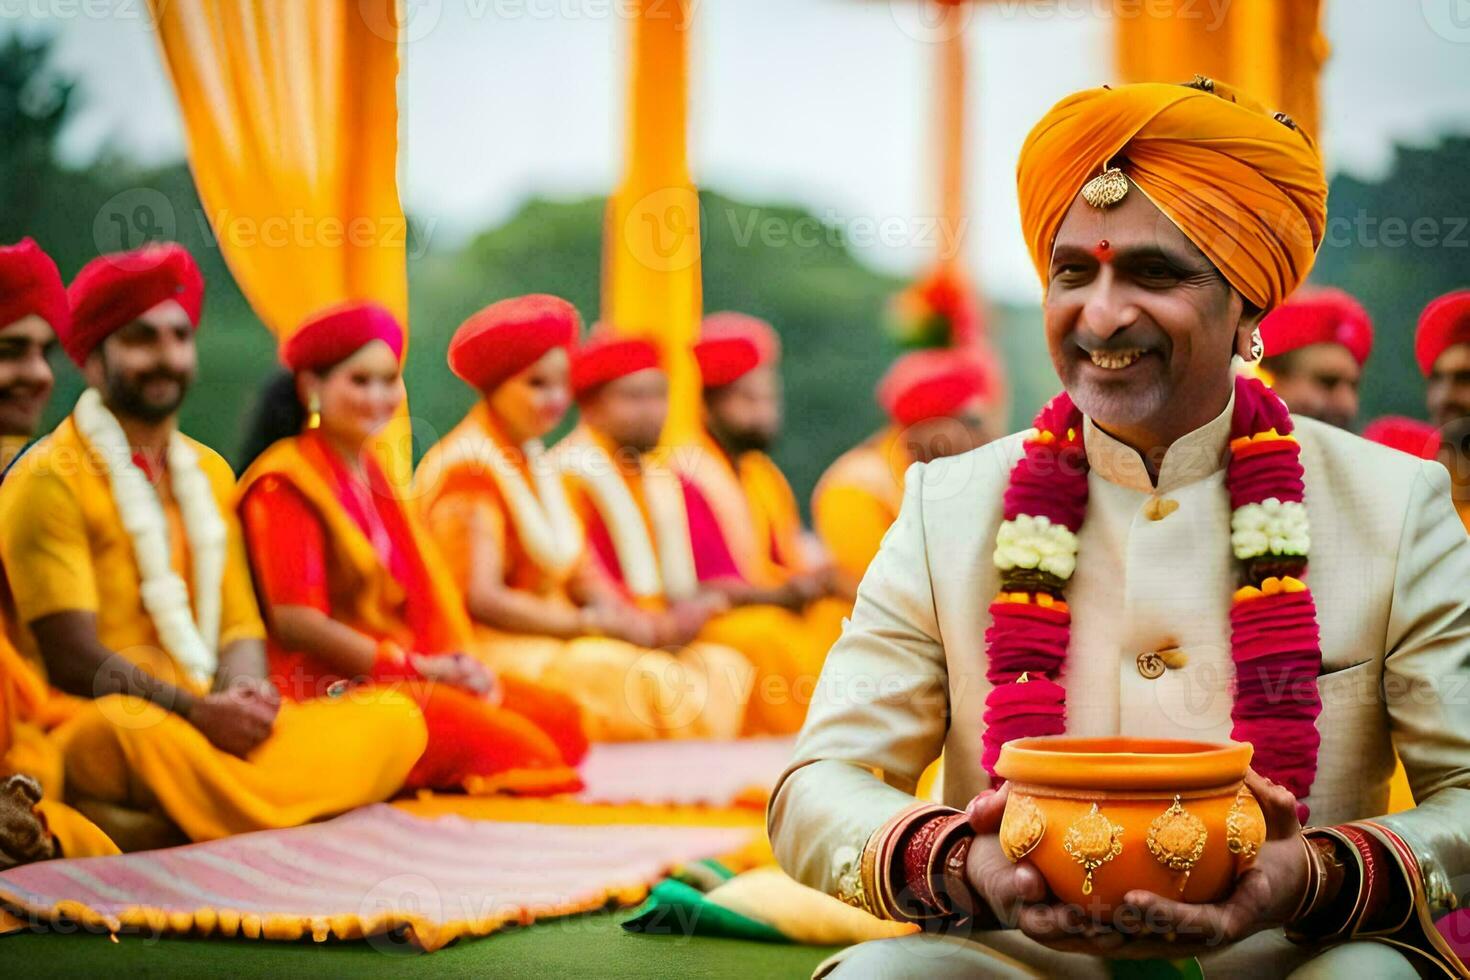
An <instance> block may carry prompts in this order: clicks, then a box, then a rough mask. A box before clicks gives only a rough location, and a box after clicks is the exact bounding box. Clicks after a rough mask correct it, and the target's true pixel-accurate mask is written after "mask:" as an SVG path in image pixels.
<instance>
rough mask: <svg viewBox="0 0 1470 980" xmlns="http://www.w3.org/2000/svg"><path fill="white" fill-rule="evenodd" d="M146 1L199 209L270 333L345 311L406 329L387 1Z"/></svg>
mask: <svg viewBox="0 0 1470 980" xmlns="http://www.w3.org/2000/svg"><path fill="white" fill-rule="evenodd" d="M149 5H150V6H151V7H152V9H153V14H154V17H155V18H156V20H157V24H158V37H159V40H160V42H161V44H162V48H163V55H164V59H165V61H166V62H167V65H168V69H169V74H170V76H171V77H172V79H173V83H174V91H175V92H176V93H177V95H178V99H179V108H180V111H181V113H182V115H183V121H184V130H185V134H186V136H187V137H188V144H189V162H190V165H191V167H192V169H193V172H194V181H195V183H196V184H197V185H198V188H199V197H200V199H201V200H202V201H203V203H204V208H205V211H206V213H207V214H208V217H209V221H210V224H211V225H212V226H213V228H214V231H215V234H216V235H217V236H218V237H219V243H220V249H221V251H222V252H223V253H224V257H225V260H226V261H227V262H228V263H229V265H230V270H231V272H233V273H234V276H235V280H236V281H237V282H238V283H239V284H240V288H241V289H242V290H243V291H244V293H245V296H246V298H247V299H249V301H250V305H251V307H252V308H253V309H254V310H255V312H256V313H257V314H258V315H259V316H260V318H261V319H262V320H264V321H265V324H266V326H268V327H269V328H270V329H271V330H272V331H273V332H275V333H276V335H277V336H279V337H282V338H284V337H285V336H287V335H289V334H290V333H291V331H293V330H294V329H295V328H296V326H297V325H298V324H299V323H300V322H301V321H302V320H303V319H304V318H306V317H307V316H309V315H311V314H312V313H314V312H316V311H317V310H319V309H321V308H322V307H324V306H328V305H331V304H333V303H337V302H340V301H342V300H344V299H370V300H374V301H376V302H378V303H381V304H382V305H383V306H385V307H387V308H388V309H389V310H390V311H392V312H393V313H394V314H395V315H397V316H398V317H399V318H400V319H403V320H406V319H407V315H408V304H407V300H408V280H407V272H406V269H405V266H404V261H405V255H406V229H407V225H406V222H405V220H404V217H403V209H402V207H401V206H400V204H399V201H398V183H397V174H396V167H397V154H398V108H397V79H398V46H397V24H398V20H397V14H396V12H395V10H396V8H395V0H362V2H359V0H312V2H310V3H302V2H301V0H190V2H188V3H174V2H169V0H150V2H149Z"/></svg>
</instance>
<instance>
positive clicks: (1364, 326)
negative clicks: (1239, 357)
mask: <svg viewBox="0 0 1470 980" xmlns="http://www.w3.org/2000/svg"><path fill="white" fill-rule="evenodd" d="M1261 341H1262V343H1263V344H1264V345H1265V348H1266V352H1265V356H1264V357H1263V358H1262V359H1261V369H1262V370H1263V371H1264V372H1265V374H1266V376H1267V381H1268V382H1269V384H1270V385H1271V387H1272V388H1274V389H1275V390H1276V394H1277V395H1279V396H1280V397H1281V400H1282V401H1284V402H1286V407H1287V408H1289V409H1291V411H1292V414H1294V415H1305V416H1307V417H1308V418H1314V419H1316V420H1317V421H1319V422H1326V423H1327V424H1328V425H1335V426H1337V427H1338V428H1339V429H1348V430H1352V429H1353V428H1354V426H1356V424H1357V421H1358V385H1359V382H1360V381H1361V380H1362V377H1363V366H1364V365H1365V364H1367V363H1368V355H1369V354H1371V353H1372V352H1373V321H1372V320H1371V319H1369V317H1368V311H1367V310H1364V309H1363V307H1362V304H1360V303H1359V302H1358V301H1357V300H1355V299H1353V298H1352V297H1351V296H1349V295H1348V294H1347V293H1345V292H1343V291H1342V290H1340V289H1311V288H1304V289H1300V290H1298V291H1297V292H1296V293H1295V294H1294V295H1293V296H1292V297H1291V299H1289V300H1287V301H1286V302H1285V303H1283V304H1281V306H1280V308H1279V309H1275V310H1272V311H1271V313H1270V314H1269V315H1267V317H1266V318H1265V319H1264V320H1262V321H1261Z"/></svg>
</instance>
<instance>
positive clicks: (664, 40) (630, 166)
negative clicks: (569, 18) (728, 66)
mask: <svg viewBox="0 0 1470 980" xmlns="http://www.w3.org/2000/svg"><path fill="white" fill-rule="evenodd" d="M634 4H635V6H634V11H635V13H634V16H633V17H632V18H631V19H630V23H629V31H630V34H629V46H628V87H627V107H626V109H625V120H624V123H625V128H624V132H625V136H624V140H625V142H624V146H623V176H622V182H621V183H620V184H619V185H618V188H617V190H616V191H614V192H613V195H612V197H611V198H610V199H609V200H608V205H607V214H606V223H605V226H604V231H603V248H602V256H603V258H602V262H603V269H602V283H603V286H602V318H603V320H604V321H605V322H607V323H608V324H610V325H612V326H613V327H614V328H615V329H617V330H619V331H620V332H623V333H628V334H633V335H637V336H642V337H650V338H653V339H655V340H657V341H658V343H659V346H660V348H661V350H662V351H663V356H664V364H665V366H666V368H667V369H668V372H669V421H668V424H667V425H666V426H665V428H664V441H665V442H667V443H670V444H680V443H685V442H688V441H690V440H691V439H693V438H694V434H695V432H696V431H697V427H698V425H699V378H698V373H697V369H696V368H695V366H694V362H693V357H692V356H691V355H690V353H689V350H690V345H691V344H692V343H693V341H694V339H695V337H696V336H697V335H698V333H699V319H700V309H701V301H702V297H701V289H700V240H699V197H698V192H697V191H696V190H695V188H694V182H693V180H692V179H691V178H690V175H689V151H688V102H689V31H690V25H691V21H692V9H691V8H692V6H693V5H692V3H691V0H634Z"/></svg>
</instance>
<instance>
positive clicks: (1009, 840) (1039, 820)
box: [1000, 793, 1046, 861]
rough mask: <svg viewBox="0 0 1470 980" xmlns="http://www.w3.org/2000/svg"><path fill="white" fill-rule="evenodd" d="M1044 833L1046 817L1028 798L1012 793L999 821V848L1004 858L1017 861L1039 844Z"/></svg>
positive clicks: (1034, 802)
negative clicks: (1003, 853)
mask: <svg viewBox="0 0 1470 980" xmlns="http://www.w3.org/2000/svg"><path fill="white" fill-rule="evenodd" d="M1044 833H1046V817H1045V816H1044V815H1043V814H1042V812H1041V808H1040V807H1038V806H1037V805H1036V801H1035V800H1033V799H1032V798H1031V797H1029V796H1022V795H1020V794H1019V793H1012V794H1011V798H1010V799H1009V800H1008V801H1007V802H1006V812H1005V816H1003V817H1001V820H1000V848H1001V850H1002V851H1004V852H1005V855H1006V857H1008V858H1010V859H1011V860H1012V861H1019V860H1021V858H1023V857H1025V856H1026V855H1028V854H1030V853H1031V852H1032V850H1034V849H1035V847H1036V845H1037V844H1039V843H1041V835H1042V834H1044Z"/></svg>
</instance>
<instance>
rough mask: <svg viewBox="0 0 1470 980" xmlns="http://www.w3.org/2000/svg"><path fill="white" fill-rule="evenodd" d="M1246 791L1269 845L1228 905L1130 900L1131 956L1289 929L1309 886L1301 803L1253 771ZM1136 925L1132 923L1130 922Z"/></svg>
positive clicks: (1136, 894) (1132, 896)
mask: <svg viewBox="0 0 1470 980" xmlns="http://www.w3.org/2000/svg"><path fill="white" fill-rule="evenodd" d="M1245 782H1246V786H1248V787H1249V788H1250V791H1251V792H1252V793H1254V794H1255V797H1256V800H1257V802H1259V803H1260V804H1261V812H1262V813H1264V814H1265V817H1266V843H1265V844H1263V845H1262V846H1261V853H1260V854H1258V855H1256V860H1255V863H1254V864H1252V865H1251V867H1250V868H1249V869H1247V870H1246V871H1245V872H1244V873H1243V874H1242V875H1241V876H1240V877H1239V878H1238V879H1236V882H1235V890H1234V891H1233V892H1231V893H1230V895H1229V896H1228V897H1226V898H1225V899H1224V901H1221V902H1218V903H1213V904H1204V905H1194V904H1191V903H1189V902H1179V901H1175V900H1173V899H1170V898H1165V897H1164V896H1162V895H1156V894H1154V893H1153V892H1147V891H1131V892H1129V893H1128V894H1127V895H1125V896H1124V901H1125V902H1126V903H1127V904H1128V906H1129V907H1130V908H1128V909H1125V911H1124V913H1123V918H1124V928H1123V929H1121V930H1120V931H1123V932H1126V933H1131V934H1132V935H1133V936H1134V937H1135V938H1133V939H1132V940H1131V941H1130V942H1129V943H1128V945H1127V946H1126V947H1124V952H1123V955H1126V956H1170V957H1178V956H1191V955H1194V954H1195V953H1197V952H1202V951H1205V950H1207V949H1211V948H1215V947H1219V946H1224V945H1227V944H1229V943H1235V942H1239V941H1240V940H1242V939H1245V938H1247V937H1248V936H1252V935H1254V934H1256V933H1258V932H1261V931H1262V930H1265V929H1274V928H1277V927H1279V926H1283V925H1285V924H1286V922H1287V920H1288V919H1289V918H1290V917H1291V915H1292V913H1293V912H1295V911H1296V909H1297V906H1298V905H1300V904H1301V899H1302V893H1303V892H1304V891H1305V890H1306V887H1307V861H1308V858H1307V853H1306V848H1305V847H1303V846H1302V841H1301V832H1302V826H1301V823H1300V821H1298V820H1297V800H1296V797H1295V796H1293V795H1292V794H1291V791H1290V790H1288V789H1286V788H1285V787H1284V786H1278V785H1277V784H1276V783H1273V782H1271V781H1270V780H1268V779H1266V778H1265V777H1264V776H1261V775H1260V774H1258V773H1256V772H1255V771H1254V770H1252V771H1251V772H1250V773H1248V774H1247V776H1246V780H1245ZM1130 920H1131V921H1130Z"/></svg>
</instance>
